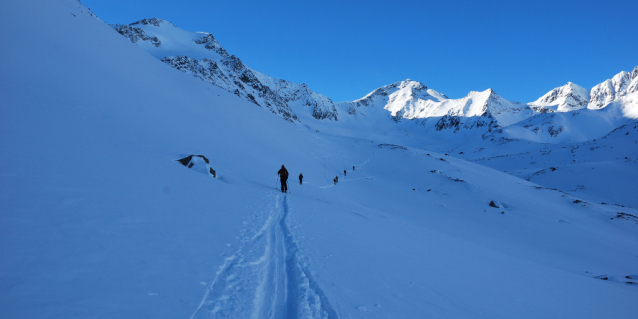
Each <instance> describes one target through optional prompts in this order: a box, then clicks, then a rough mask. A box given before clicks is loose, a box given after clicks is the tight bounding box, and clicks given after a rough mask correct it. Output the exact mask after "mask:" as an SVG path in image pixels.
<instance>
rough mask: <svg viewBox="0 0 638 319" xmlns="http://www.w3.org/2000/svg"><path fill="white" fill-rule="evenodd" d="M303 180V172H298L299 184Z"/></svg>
mask: <svg viewBox="0 0 638 319" xmlns="http://www.w3.org/2000/svg"><path fill="white" fill-rule="evenodd" d="M302 181H303V174H301V173H299V185H301V183H302Z"/></svg>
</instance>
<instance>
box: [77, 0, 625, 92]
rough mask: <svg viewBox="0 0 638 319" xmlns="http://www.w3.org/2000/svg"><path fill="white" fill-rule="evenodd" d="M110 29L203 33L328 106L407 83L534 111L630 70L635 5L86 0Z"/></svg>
mask: <svg viewBox="0 0 638 319" xmlns="http://www.w3.org/2000/svg"><path fill="white" fill-rule="evenodd" d="M82 3H83V4H84V5H85V6H87V7H89V8H90V9H91V10H92V11H93V12H94V13H95V14H96V15H97V16H99V17H100V18H101V19H102V20H104V21H105V22H107V23H132V22H135V21H138V20H141V19H144V18H151V17H157V18H162V19H165V20H168V21H170V22H172V23H173V24H175V25H176V26H177V27H179V28H182V29H185V30H189V31H205V32H210V33H212V34H213V35H214V36H215V38H216V39H217V40H218V41H219V42H220V43H221V44H222V46H224V48H226V50H228V51H229V52H230V53H231V54H234V55H236V56H237V57H239V58H240V59H241V60H242V61H243V62H244V63H245V64H246V65H248V66H250V67H251V68H253V69H255V70H257V71H260V72H262V73H265V74H268V75H270V76H273V77H275V78H280V79H285V80H288V81H291V82H295V83H306V84H308V86H310V88H311V89H313V90H314V91H316V92H318V93H321V94H324V95H327V96H328V97H330V98H331V99H333V100H334V101H345V100H348V101H351V100H354V99H357V98H361V97H363V96H364V95H366V94H367V93H369V92H371V91H373V90H374V89H376V88H378V87H380V86H383V85H387V84H390V83H393V82H396V81H401V80H405V79H408V78H409V79H412V80H416V81H419V82H422V83H423V84H425V85H426V86H428V87H429V88H432V89H434V90H437V91H440V92H443V93H445V94H446V95H448V96H449V97H451V98H460V97H463V96H465V95H466V94H467V93H468V92H469V91H483V90H486V89H488V88H493V89H494V90H495V91H496V93H498V94H499V95H501V96H503V97H504V98H505V99H508V100H511V101H521V102H531V101H534V100H536V99H537V98H538V97H540V96H541V95H543V94H545V93H547V92H548V91H549V90H551V89H553V88H555V87H558V86H562V85H564V84H566V83H567V82H570V81H571V82H574V83H576V84H578V85H581V86H583V87H585V88H588V89H589V88H591V87H592V86H594V85H596V84H598V83H600V82H602V81H604V80H606V79H608V78H611V77H612V76H613V75H615V74H616V73H618V72H620V71H623V70H624V71H631V70H632V69H633V68H634V66H636V65H638V18H636V13H637V12H638V1H636V0H623V1H621V0H606V1H560V0H557V1H544V0H540V1H538V0H536V1H489V0H487V1H463V0H452V1H449V0H448V1H412V0H409V1H375V0H368V1H359V0H357V1H347V0H341V1H333V0H321V1H304V0H276V1H264V0H232V1H228V0H225V1H217V0H215V1H213V0H189V1H177V0H164V1H154V0H82Z"/></svg>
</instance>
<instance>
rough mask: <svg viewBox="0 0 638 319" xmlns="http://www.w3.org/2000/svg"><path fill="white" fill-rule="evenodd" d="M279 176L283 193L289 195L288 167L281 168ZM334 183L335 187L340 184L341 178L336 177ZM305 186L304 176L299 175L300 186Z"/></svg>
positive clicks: (344, 171)
mask: <svg viewBox="0 0 638 319" xmlns="http://www.w3.org/2000/svg"><path fill="white" fill-rule="evenodd" d="M352 170H353V171H354V166H352ZM277 174H278V175H279V182H281V192H282V193H287V192H288V170H287V169H286V166H284V165H281V168H280V169H279V171H277ZM343 176H346V170H345V169H344V170H343ZM332 181H333V182H334V184H335V185H337V183H338V182H339V176H335V178H334V179H333V180H332ZM301 184H303V174H301V173H299V185H301Z"/></svg>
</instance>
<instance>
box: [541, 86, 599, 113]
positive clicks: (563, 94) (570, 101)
mask: <svg viewBox="0 0 638 319" xmlns="http://www.w3.org/2000/svg"><path fill="white" fill-rule="evenodd" d="M529 104H530V106H532V107H537V110H538V111H539V112H540V113H547V112H570V111H575V110H580V109H584V108H586V107H587V104H589V92H587V89H585V88H583V87H581V86H579V85H576V84H574V83H572V82H568V83H567V84H565V85H563V86H561V87H558V88H555V89H553V90H551V91H549V92H547V94H545V95H543V96H541V97H540V98H539V99H538V100H536V101H534V102H532V103H529Z"/></svg>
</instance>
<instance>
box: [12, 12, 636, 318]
mask: <svg viewBox="0 0 638 319" xmlns="http://www.w3.org/2000/svg"><path fill="white" fill-rule="evenodd" d="M0 12H3V17H4V18H3V19H0V41H1V42H2V43H3V50H2V52H1V53H0V54H1V56H2V59H0V68H1V70H2V72H1V73H0V83H1V85H0V96H2V107H1V108H0V112H1V113H0V143H1V144H0V146H1V147H2V152H0V162H1V163H2V165H1V166H0V176H2V178H1V179H0V220H1V222H0V317H2V318H114V317H116V318H147V317H148V318H429V317H435V318H569V317H578V318H606V317H610V318H633V317H635V313H637V312H638V305H637V304H636V303H635V302H634V301H635V300H636V298H637V297H638V286H637V285H638V274H637V273H636V267H635V265H636V258H637V257H636V256H638V250H637V247H638V236H637V235H638V224H637V223H638V217H636V216H638V210H636V209H635V208H632V207H627V205H625V206H620V205H613V204H615V203H610V202H606V204H601V203H599V202H598V201H594V200H589V199H588V198H584V197H580V196H575V195H581V194H582V195H588V193H587V192H580V193H578V192H576V194H575V195H574V194H572V193H570V192H567V191H565V190H562V189H552V188H555V187H548V186H546V185H544V184H536V183H534V182H535V181H536V180H535V178H537V177H536V176H542V175H543V174H542V173H539V174H537V175H534V172H533V171H532V170H529V171H527V172H524V173H523V172H515V173H514V175H516V174H524V175H525V176H524V177H525V178H527V179H529V181H528V180H526V179H525V178H519V177H516V176H512V175H510V174H506V173H503V172H500V171H498V170H495V169H492V168H489V167H487V166H486V165H488V164H485V163H482V162H481V161H482V160H480V159H477V158H468V159H471V160H472V161H473V162H471V161H466V160H463V159H461V158H457V157H456V156H458V157H462V156H469V155H472V156H481V154H486V153H490V154H496V153H498V152H505V151H507V152H513V151H517V150H520V149H528V150H530V149H534V148H535V147H540V146H539V145H540V144H537V143H532V142H527V141H523V140H516V141H511V142H504V143H505V144H503V146H500V147H499V146H498V145H499V144H498V143H499V141H498V139H497V138H494V139H495V141H494V142H492V141H491V140H490V139H486V140H483V139H480V138H479V140H480V141H481V143H483V144H472V143H469V141H474V140H470V139H467V140H464V141H463V142H459V141H458V140H455V138H458V137H459V136H464V137H465V135H462V134H464V133H463V132H462V130H461V131H459V132H458V133H453V132H450V130H442V131H440V132H439V133H440V134H439V135H436V136H429V135H427V136H423V135H419V134H415V133H416V132H423V129H424V128H423V127H422V125H421V124H419V123H418V122H416V121H399V122H398V123H395V122H394V121H391V120H390V121H388V123H386V124H383V125H376V124H378V123H374V124H372V125H374V126H373V127H370V126H367V125H364V124H362V123H360V121H359V120H360V119H361V118H360V115H361V114H358V113H357V114H354V115H352V116H349V117H346V118H344V119H343V120H342V119H339V121H338V123H336V122H334V121H315V120H312V121H314V122H311V121H308V122H304V124H307V126H306V125H297V121H296V120H294V119H292V117H291V118H290V120H291V121H293V122H294V123H290V122H287V121H282V120H281V118H280V116H279V115H276V114H273V112H271V111H270V110H268V109H267V108H266V107H264V108H259V107H256V106H255V104H254V103H251V102H249V101H247V100H246V99H245V97H241V96H237V95H236V94H233V92H228V91H227V90H226V89H224V88H220V87H215V86H211V85H210V84H209V83H206V82H203V81H201V80H200V79H198V78H195V77H193V76H191V75H189V74H185V73H183V72H180V71H178V70H175V69H174V68H171V67H170V66H169V65H167V64H166V63H162V62H161V61H160V60H158V59H157V58H155V57H152V56H150V55H148V54H147V53H146V52H144V51H143V50H142V49H140V47H139V46H136V45H134V44H132V43H131V41H130V40H129V39H126V38H123V37H121V36H120V35H119V34H117V33H115V32H113V30H112V28H111V27H110V26H108V25H106V24H104V23H103V22H102V21H100V20H99V19H97V18H95V17H94V16H93V15H92V14H90V12H89V11H88V10H87V9H86V8H85V7H83V6H82V5H81V4H79V2H77V1H75V0H59V1H37V0H21V1H16V0H11V1H4V2H1V3H0ZM15 26H19V28H16V27H15ZM151 38H152V37H151ZM157 40H158V41H160V42H162V43H166V42H167V41H166V40H162V39H161V38H160V37H158V39H157ZM153 41H155V40H153ZM156 42H157V41H156ZM253 74H255V77H259V76H260V75H258V74H257V73H253ZM269 87H270V86H269ZM414 92H415V93H418V94H420V95H419V96H420V97H425V93H427V94H428V95H429V96H432V99H438V100H439V101H443V102H444V101H445V100H444V99H445V97H444V96H443V95H435V93H434V92H428V91H427V90H426V91H425V92H422V91H421V92H416V90H415V91H414ZM302 93H303V90H302V91H301V93H299V94H300V95H302ZM306 93H307V92H306ZM477 95H478V96H477V97H476V98H477V99H478V98H479V96H480V97H481V98H482V97H483V95H482V93H480V92H479V93H477ZM487 95H488V96H491V93H490V94H487ZM415 96H416V95H415ZM626 97H631V95H627V96H626ZM398 98H399V96H397V99H398ZM443 102H442V103H443ZM448 103H449V102H448ZM623 105H624V104H623ZM291 109H292V107H291ZM359 110H361V111H362V112H363V110H366V109H365V108H360V109H359ZM561 114H563V113H561ZM494 116H495V117H496V115H494ZM361 117H362V116H361ZM298 118H299V119H300V121H303V120H304V119H303V118H302V115H299V117H298ZM307 120H311V119H310V118H308V119H307ZM349 125H351V126H349ZM425 129H427V128H425ZM419 130H421V131H419ZM468 131H469V130H468ZM627 133H628V134H627ZM634 134H637V133H636V131H635V127H634V128H632V127H630V126H628V124H627V123H626V124H625V126H623V127H622V129H618V130H616V131H615V132H614V133H612V134H608V135H607V136H606V137H605V138H604V139H602V140H597V143H598V144H591V145H590V144H587V145H588V146H589V147H594V148H595V147H597V146H599V148H598V149H596V150H594V151H588V150H589V148H587V147H586V146H584V145H585V144H583V147H581V148H579V150H577V151H576V152H595V154H596V155H595V156H594V155H591V156H589V157H588V160H590V163H591V161H595V160H597V159H599V158H597V157H596V156H599V155H601V154H603V153H602V152H598V151H597V150H601V151H605V148H609V149H610V150H611V147H613V150H614V151H613V152H617V153H614V156H619V155H618V154H624V153H622V152H623V150H617V148H624V149H633V150H635V146H632V145H634V144H631V142H632V141H634V139H632V138H631V137H632V136H634ZM419 143H420V145H425V146H427V145H431V146H432V147H438V148H443V147H448V146H449V147H451V148H453V149H454V150H458V149H459V147H465V148H464V150H465V151H464V154H458V153H460V152H456V153H454V154H453V153H449V155H448V154H445V153H440V152H436V151H433V150H430V149H428V148H427V147H415V145H417V144H419ZM468 143H469V144H468ZM459 144H463V145H461V146H459ZM559 145H560V144H559ZM470 146H472V147H484V146H485V147H487V148H485V149H483V150H474V151H471V150H470V149H469V147H470ZM554 146H555V147H558V146H556V145H554ZM454 147H456V148H454ZM632 147H634V148H632ZM559 152H564V151H558V150H557V151H555V152H554V153H559ZM554 153H552V154H554ZM570 154H571V153H570ZM592 154H594V153H592ZM189 155H202V157H199V156H194V157H191V159H190V162H189V161H185V162H186V164H187V166H186V167H185V166H183V165H182V164H183V163H180V162H179V161H177V160H179V159H182V158H186V157H188V156H189ZM452 155H454V156H452ZM204 157H205V158H206V159H204ZM562 157H563V155H560V156H559V155H556V154H554V155H553V156H550V155H547V157H546V158H552V160H556V159H557V158H562ZM604 159H605V160H607V161H608V162H607V164H604V166H607V168H609V169H610V170H613V169H614V168H613V166H614V165H615V164H616V163H617V162H616V161H615V160H614V158H611V157H606V158H604ZM493 160H494V159H492V160H490V158H486V159H485V160H484V161H486V162H492V161H493ZM519 163H522V161H519ZM625 163H626V164H625V165H626V166H624V167H625V168H626V169H627V171H628V172H630V173H631V172H632V170H633V171H635V167H636V166H635V165H636V164H635V163H634V159H633V158H630V160H628V161H626V162H625ZM190 164H194V166H193V167H192V168H190V169H189V168H188V166H190ZM282 164H285V165H286V167H287V168H288V170H289V171H290V173H291V176H292V177H291V180H289V186H290V192H289V193H287V194H283V193H281V192H279V191H278V190H277V189H276V187H277V184H278V181H277V175H276V172H277V170H278V169H279V168H280V167H281V165H282ZM482 164H485V165H482ZM489 165H491V163H490V164H489ZM504 165H505V164H503V163H501V164H498V165H495V166H501V167H497V168H498V169H502V167H504ZM587 165H589V164H587ZM587 165H582V167H581V168H580V172H581V173H582V172H584V171H585V170H587V169H588V168H590V167H589V166H587ZM601 165H602V164H601ZM565 166H567V164H565ZM530 167H531V166H530ZM573 167H574V168H575V167H576V166H573ZM211 168H212V169H214V170H215V171H216V176H217V178H214V177H212V176H211V175H210V174H209V172H210V169H211ZM594 168H595V169H598V168H596V167H594ZM625 168H623V170H624V169H625ZM510 169H513V168H510ZM601 169H602V168H601ZM567 170H568V169H567V168H565V169H563V168H558V169H557V170H556V172H562V171H567ZM577 171H578V170H577ZM299 173H303V175H304V180H303V184H302V185H299V184H298V182H297V179H296V177H297V175H298V174H299ZM545 175H546V176H550V174H545ZM336 176H338V177H339V182H338V183H336V184H335V183H333V178H334V177H336ZM589 176H595V175H589ZM528 177H529V178H528ZM596 181H599V179H594V180H593V181H590V182H587V183H595V182H596ZM538 182H539V183H540V182H543V181H542V180H541V177H539V178H538ZM543 183H544V182H543ZM601 187H602V186H601ZM608 187H609V188H615V191H616V196H618V199H619V200H622V199H623V197H624V198H626V197H628V196H630V195H627V194H632V193H633V190H634V189H633V188H634V187H635V186H634V185H633V184H632V182H631V180H630V181H622V182H619V183H618V185H608ZM592 192H595V190H592ZM622 194H624V195H622ZM603 195H604V194H603Z"/></svg>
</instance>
